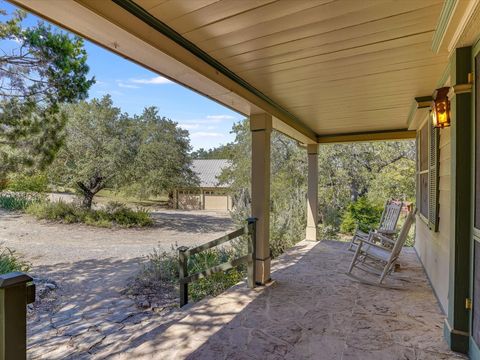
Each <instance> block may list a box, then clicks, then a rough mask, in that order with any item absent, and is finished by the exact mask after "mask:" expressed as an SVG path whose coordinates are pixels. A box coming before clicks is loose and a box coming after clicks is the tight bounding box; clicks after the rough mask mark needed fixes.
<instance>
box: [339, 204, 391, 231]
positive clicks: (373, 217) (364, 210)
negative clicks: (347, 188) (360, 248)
mask: <svg viewBox="0 0 480 360" xmlns="http://www.w3.org/2000/svg"><path fill="white" fill-rule="evenodd" d="M381 215H382V208H381V207H379V206H375V205H373V204H372V203H371V202H369V201H368V200H367V198H365V197H361V198H359V199H358V200H357V201H355V202H352V203H350V204H349V205H348V207H347V210H346V211H345V213H344V214H343V218H342V224H341V225H340V231H341V232H343V233H347V234H351V233H353V232H354V231H355V228H356V227H357V226H358V228H359V229H360V230H362V231H369V230H370V229H371V228H375V227H376V226H378V222H379V220H380V217H381Z"/></svg>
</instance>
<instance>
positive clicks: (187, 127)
mask: <svg viewBox="0 0 480 360" xmlns="http://www.w3.org/2000/svg"><path fill="white" fill-rule="evenodd" d="M178 126H180V127H181V128H182V129H185V130H191V129H198V128H199V127H200V124H184V123H179V124H178Z"/></svg>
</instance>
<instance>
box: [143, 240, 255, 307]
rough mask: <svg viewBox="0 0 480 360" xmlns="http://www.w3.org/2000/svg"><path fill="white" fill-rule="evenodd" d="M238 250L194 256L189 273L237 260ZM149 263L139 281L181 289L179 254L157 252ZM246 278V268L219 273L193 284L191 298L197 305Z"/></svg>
mask: <svg viewBox="0 0 480 360" xmlns="http://www.w3.org/2000/svg"><path fill="white" fill-rule="evenodd" d="M238 256H239V255H238V254H237V251H236V250H234V249H228V250H227V249H210V250H206V251H203V252H201V253H198V254H195V255H193V256H191V257H190V258H189V260H188V265H187V266H188V273H189V274H193V273H196V272H200V271H204V270H205V269H207V268H210V267H212V266H216V265H219V264H221V263H223V262H226V261H229V260H232V259H234V258H237V257H238ZM147 259H148V261H147V263H146V264H145V265H144V268H143V269H142V271H141V272H140V273H139V274H138V276H137V281H139V282H141V283H142V285H143V286H144V287H148V288H155V286H154V284H157V283H167V284H174V285H176V286H177V285H178V276H179V274H178V256H177V253H176V252H175V251H173V250H172V251H170V252H168V251H160V250H157V249H154V250H153V252H152V253H151V254H149V255H148V256H147ZM245 275H246V268H244V267H238V268H234V269H231V270H229V271H224V272H219V273H216V274H213V275H210V276H208V277H206V278H203V279H200V280H197V281H194V282H193V283H190V284H189V290H188V291H189V295H190V297H191V299H192V300H194V301H197V300H200V299H202V298H204V297H206V296H216V295H218V294H220V293H222V292H223V291H225V290H226V289H228V288H229V287H231V286H233V285H235V284H236V283H238V282H239V281H241V280H242V279H243V278H244V277H245Z"/></svg>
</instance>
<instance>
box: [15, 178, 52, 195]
mask: <svg viewBox="0 0 480 360" xmlns="http://www.w3.org/2000/svg"><path fill="white" fill-rule="evenodd" d="M47 188H48V179H47V177H46V176H45V175H43V174H37V175H31V176H27V175H16V176H14V177H12V178H11V179H9V181H8V184H7V189H8V190H11V191H25V192H37V193H41V192H45V191H47Z"/></svg>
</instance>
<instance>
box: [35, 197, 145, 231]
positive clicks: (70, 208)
mask: <svg viewBox="0 0 480 360" xmlns="http://www.w3.org/2000/svg"><path fill="white" fill-rule="evenodd" d="M26 211H27V213H28V214H30V215H33V216H35V217H36V218H37V219H45V220H51V221H59V222H63V223H67V224H70V223H85V224H87V225H92V226H98V227H112V226H120V227H144V226H150V225H152V224H153V220H152V218H151V217H150V214H149V212H148V211H146V210H143V209H139V210H132V209H129V208H127V207H126V206H125V205H123V204H117V205H108V206H107V207H106V208H105V209H101V210H92V209H85V208H83V207H81V206H80V205H78V204H74V203H66V202H64V201H61V200H60V201H56V202H50V201H42V202H39V203H35V204H32V205H30V206H28V208H27V209H26Z"/></svg>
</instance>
